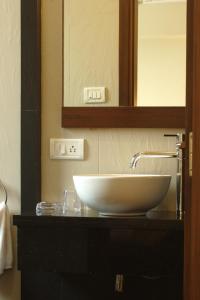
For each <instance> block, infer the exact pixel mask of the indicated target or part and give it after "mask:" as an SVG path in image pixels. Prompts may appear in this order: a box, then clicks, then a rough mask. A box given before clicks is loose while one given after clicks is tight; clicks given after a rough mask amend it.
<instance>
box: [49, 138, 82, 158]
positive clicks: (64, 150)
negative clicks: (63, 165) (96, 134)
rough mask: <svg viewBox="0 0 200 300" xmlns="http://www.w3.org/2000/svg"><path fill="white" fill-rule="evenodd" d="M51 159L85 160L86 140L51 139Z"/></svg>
mask: <svg viewBox="0 0 200 300" xmlns="http://www.w3.org/2000/svg"><path fill="white" fill-rule="evenodd" d="M50 158H51V159H74V160H83V159H84V139H50Z"/></svg>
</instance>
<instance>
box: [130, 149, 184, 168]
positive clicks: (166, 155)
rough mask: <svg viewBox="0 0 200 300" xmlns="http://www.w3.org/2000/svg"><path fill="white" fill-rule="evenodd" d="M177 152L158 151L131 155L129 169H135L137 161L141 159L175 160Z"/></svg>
mask: <svg viewBox="0 0 200 300" xmlns="http://www.w3.org/2000/svg"><path fill="white" fill-rule="evenodd" d="M177 157H178V153H177V152H159V151H148V152H139V153H136V154H135V155H133V157H132V159H131V163H130V167H131V168H136V166H137V163H138V161H139V160H140V159H141V158H177Z"/></svg>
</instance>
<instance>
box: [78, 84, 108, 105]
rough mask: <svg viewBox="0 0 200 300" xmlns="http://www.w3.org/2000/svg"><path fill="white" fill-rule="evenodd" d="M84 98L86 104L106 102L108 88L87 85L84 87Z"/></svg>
mask: <svg viewBox="0 0 200 300" xmlns="http://www.w3.org/2000/svg"><path fill="white" fill-rule="evenodd" d="M83 100H84V103H86V104H92V103H105V102H106V88H105V87H86V88H84V93H83Z"/></svg>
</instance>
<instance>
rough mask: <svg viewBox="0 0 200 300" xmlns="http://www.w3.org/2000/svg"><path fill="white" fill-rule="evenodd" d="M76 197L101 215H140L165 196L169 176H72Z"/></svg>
mask: <svg viewBox="0 0 200 300" xmlns="http://www.w3.org/2000/svg"><path fill="white" fill-rule="evenodd" d="M73 180H74V185H75V189H76V192H77V194H78V197H79V198H80V200H81V201H82V202H83V203H84V204H86V205H87V206H88V207H90V208H92V209H94V210H97V211H99V212H100V213H101V214H104V215H127V214H131V215H143V214H145V213H146V212H147V211H148V210H150V209H152V208H154V207H156V206H157V205H158V204H159V203H160V202H161V201H162V199H163V198H164V196H165V195H166V193H167V191H168V188H169V184H170V180H171V175H135V174H134V175H129V174H110V175H109V174H106V175H81V176H73Z"/></svg>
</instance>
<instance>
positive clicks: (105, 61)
mask: <svg viewBox="0 0 200 300" xmlns="http://www.w3.org/2000/svg"><path fill="white" fill-rule="evenodd" d="M63 10H64V14H63V15H64V21H63V22H64V26H63V36H64V49H63V61H64V67H63V70H64V74H63V75H64V80H63V81H64V82H63V83H64V87H63V94H64V95H63V98H64V106H79V107H81V106H89V107H90V106H118V104H119V100H118V99H119V91H118V90H119V85H118V81H119V71H118V66H119V0H100V1H99V0H63Z"/></svg>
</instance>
